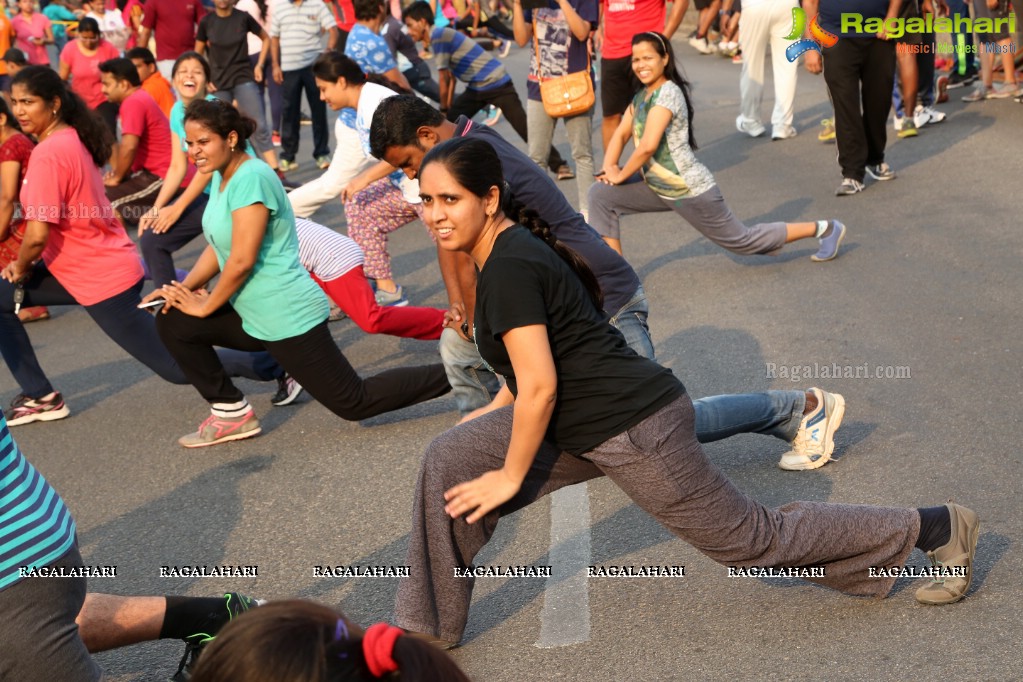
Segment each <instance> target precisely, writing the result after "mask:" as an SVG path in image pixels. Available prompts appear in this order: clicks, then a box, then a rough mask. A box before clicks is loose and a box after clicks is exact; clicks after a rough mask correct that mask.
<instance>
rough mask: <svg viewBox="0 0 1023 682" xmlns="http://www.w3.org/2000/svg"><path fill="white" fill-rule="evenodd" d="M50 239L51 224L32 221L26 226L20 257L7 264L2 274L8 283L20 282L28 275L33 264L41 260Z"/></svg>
mask: <svg viewBox="0 0 1023 682" xmlns="http://www.w3.org/2000/svg"><path fill="white" fill-rule="evenodd" d="M49 238H50V224H49V223H44V222H42V221H39V220H30V221H28V223H26V224H25V239H24V240H22V242H21V250H20V251H18V257H17V258H16V259H14V260H12V261H11V262H10V263H8V264H7V267H5V268H4V269H3V272H2V273H0V277H3V278H4V279H6V280H7V281H8V282H11V283H14V282H20V281H21V280H22V279H24V278H25V276H26V275H27V274H28V270H29V268H31V267H32V263H35V262H36V261H37V260H39V257H40V256H41V255H43V249H45V248H46V242H47V240H49Z"/></svg>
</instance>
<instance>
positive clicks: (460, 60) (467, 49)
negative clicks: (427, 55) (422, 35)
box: [430, 27, 511, 92]
mask: <svg viewBox="0 0 1023 682" xmlns="http://www.w3.org/2000/svg"><path fill="white" fill-rule="evenodd" d="M430 48H431V49H432V50H433V54H434V56H435V57H436V58H437V69H438V70H441V69H448V70H450V71H451V73H453V74H455V78H457V79H458V80H460V81H462V82H464V83H465V84H466V85H465V87H466V88H468V89H470V90H477V91H480V92H485V91H487V90H494V89H496V88H499V87H501V86H502V85H506V84H509V83H511V78H509V77H508V72H507V71H505V70H504V64H502V63H501V62H500V61H498V60H497V59H494V58H493V57H491V56H490V55H488V54H487V53H486V52H484V51H483V48H482V47H480V46H479V44H478V43H476V41H475V40H473V39H472V38H469V37H467V36H466V35H465V34H464V33H459V32H458V31H456V30H454V29H451V28H436V27H435V28H434V29H433V32H432V33H431V34H430Z"/></svg>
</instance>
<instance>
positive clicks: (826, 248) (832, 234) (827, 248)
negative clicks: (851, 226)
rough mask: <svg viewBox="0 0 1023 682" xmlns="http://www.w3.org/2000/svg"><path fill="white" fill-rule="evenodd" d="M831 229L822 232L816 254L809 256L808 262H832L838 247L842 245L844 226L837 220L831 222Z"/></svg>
mask: <svg viewBox="0 0 1023 682" xmlns="http://www.w3.org/2000/svg"><path fill="white" fill-rule="evenodd" d="M830 222H831V227H829V228H828V229H827V230H825V232H824V236H823V237H821V238H820V243H821V246H820V248H819V249H817V253H815V254H813V255H812V256H810V260H812V261H816V262H818V263H823V262H824V261H828V260H832V259H834V258H835V257H836V256H837V255H838V247H839V246H841V245H842V240H843V239H845V225H843V224H842V223H840V222H839V221H837V220H832V221H830Z"/></svg>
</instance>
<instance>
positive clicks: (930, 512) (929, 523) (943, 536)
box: [916, 505, 952, 552]
mask: <svg viewBox="0 0 1023 682" xmlns="http://www.w3.org/2000/svg"><path fill="white" fill-rule="evenodd" d="M916 511H917V513H919V514H920V535H919V536H917V539H916V547H918V548H919V549H922V550H923V551H925V552H933V551H934V550H936V549H937V548H939V547H941V546H943V545H947V544H948V542H949V540H951V539H952V515H951V514H950V513H949V511H948V507H946V506H945V505H941V506H940V507H926V508H920V509H917V510H916Z"/></svg>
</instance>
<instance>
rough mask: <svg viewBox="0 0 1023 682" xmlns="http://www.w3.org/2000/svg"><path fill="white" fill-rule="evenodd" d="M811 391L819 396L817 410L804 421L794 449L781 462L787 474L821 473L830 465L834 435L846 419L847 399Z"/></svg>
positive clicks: (814, 389)
mask: <svg viewBox="0 0 1023 682" xmlns="http://www.w3.org/2000/svg"><path fill="white" fill-rule="evenodd" d="M810 391H811V392H812V393H813V394H814V395H815V396H817V409H815V410H814V411H813V412H811V413H810V414H808V415H806V416H805V417H803V421H801V422H800V423H799V431H797V432H796V437H795V438H794V439H793V440H792V449H791V450H789V451H788V452H786V453H785V454H784V455H782V456H781V460H779V461H778V466H779V467H780V468H782V469H785V470H786V471H806V470H809V469H819V468H820V467H822V466H824V465H825V464H827V463H828V462H829V461H831V453H833V452H834V451H835V441H834V435H835V431H837V430H838V427H839V426H840V425H841V424H842V417H843V416H845V398H843V397H842V396H840V395H839V394H837V393H828V392H827V391H822V390H821V389H819V388H811V389H810Z"/></svg>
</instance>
